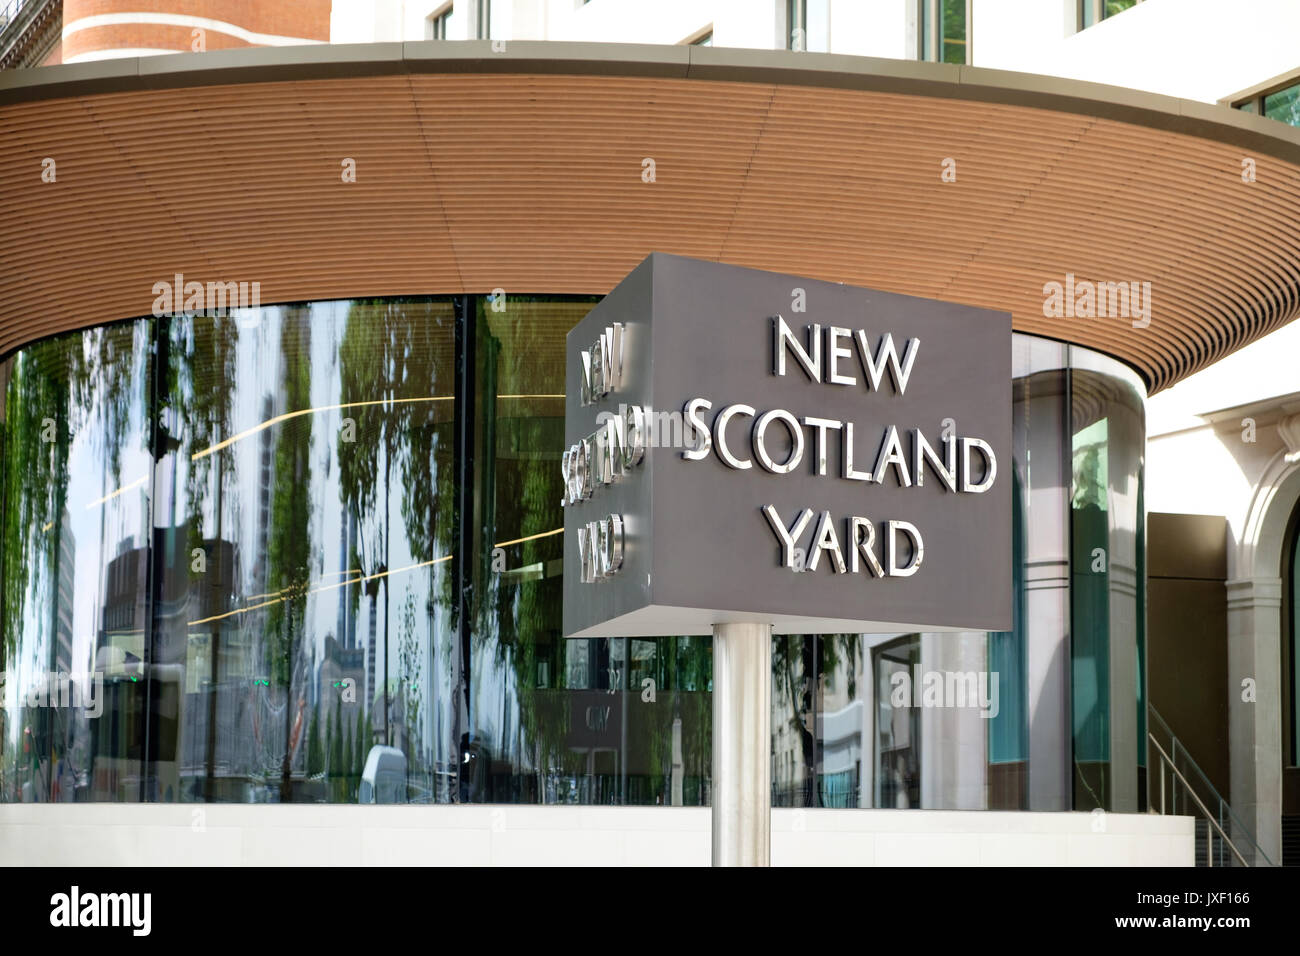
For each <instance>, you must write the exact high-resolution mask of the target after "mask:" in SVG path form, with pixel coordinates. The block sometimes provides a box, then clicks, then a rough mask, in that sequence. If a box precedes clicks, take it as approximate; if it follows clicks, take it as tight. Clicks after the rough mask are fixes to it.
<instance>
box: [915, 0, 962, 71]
mask: <svg viewBox="0 0 1300 956" xmlns="http://www.w3.org/2000/svg"><path fill="white" fill-rule="evenodd" d="M917 3H918V11H917V18H916V23H917V33H918V34H919V42H918V44H917V46H918V49H917V55H918V57H919V58H920V59H922V60H935V61H938V62H940V63H969V62H970V42H969V40H970V0H917Z"/></svg>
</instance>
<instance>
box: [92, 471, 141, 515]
mask: <svg viewBox="0 0 1300 956" xmlns="http://www.w3.org/2000/svg"><path fill="white" fill-rule="evenodd" d="M148 480H149V476H148V475H144V476H143V477H140V478H137V479H136V480H135V481H133V482H131V483H130V484H129V485H123V486H122V487H121V488H119V489H117V491H110V492H109V493H108V494H106V495H104V497H102V498H96V499H95V500H94V501H92V502H91V503H90V504H88V505H86V510H87V511H89V510H90V509H91V508H94V507H96V506H97V505H102V504H103V503H104V502H106V501H111V500H112V499H114V498H116V497H117V496H118V495H120V494H122V493H124V492H127V491H130V490H131V489H132V488H138V487H140V486H141V485H143V484H144V483H145V482H146V481H148Z"/></svg>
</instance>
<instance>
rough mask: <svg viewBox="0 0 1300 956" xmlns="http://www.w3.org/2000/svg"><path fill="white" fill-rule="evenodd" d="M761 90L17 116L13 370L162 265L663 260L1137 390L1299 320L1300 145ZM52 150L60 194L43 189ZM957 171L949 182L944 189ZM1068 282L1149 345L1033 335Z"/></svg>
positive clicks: (464, 82) (443, 284)
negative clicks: (887, 316) (723, 266)
mask: <svg viewBox="0 0 1300 956" xmlns="http://www.w3.org/2000/svg"><path fill="white" fill-rule="evenodd" d="M54 69H58V68H54ZM761 72H762V71H761V70H759V71H751V73H750V78H748V79H746V80H745V81H731V80H718V79H698V78H680V77H665V76H654V75H609V73H608V72H606V73H604V75H581V74H566V73H562V72H561V73H532V72H521V73H512V72H509V71H508V70H501V69H498V70H497V71H496V72H484V73H475V72H445V73H439V72H436V71H434V72H424V73H396V74H391V75H374V76H364V75H363V76H345V77H338V78H316V79H283V80H278V79H274V78H272V79H267V78H260V79H259V80H258V81H256V82H232V83H211V82H209V83H208V85H199V86H181V87H178V88H152V89H143V88H142V89H127V90H120V89H119V90H114V91H108V92H102V93H100V92H95V91H94V90H93V89H92V90H85V89H81V90H79V91H78V92H76V93H75V94H74V95H62V96H54V97H45V98H29V99H25V100H24V99H21V98H19V99H10V100H9V101H7V102H6V103H5V105H2V106H0V169H3V170H4V174H3V176H0V209H2V210H3V217H2V219H0V248H2V249H3V254H2V255H3V262H0V355H3V354H6V353H8V352H10V351H11V350H13V349H15V348H17V347H19V346H20V345H22V344H23V343H24V342H27V341H30V340H33V339H36V338H39V337H42V336H45V335H49V334H51V333H55V332H59V331H64V330H69V329H75V328H79V327H84V326H88V325H94V324H98V323H102V322H105V321H109V320H113V319H120V318H127V317H133V316H141V315H147V314H149V313H150V311H151V309H152V306H153V301H154V294H153V291H152V290H153V285H154V283H155V282H158V281H160V280H170V278H171V277H172V275H173V274H174V273H177V272H180V273H184V274H185V276H186V277H187V278H192V279H199V280H200V281H209V280H236V281H238V280H244V281H250V282H251V281H254V280H256V281H259V282H260V283H261V299H262V302H263V304H269V303H274V302H292V301H303V300H309V299H330V298H346V297H357V296H381V295H413V294H444V293H457V292H475V293H481V292H489V291H491V290H493V289H496V288H503V289H505V290H506V292H507V294H509V293H511V292H519V293H594V294H601V293H604V292H607V291H608V290H609V289H610V288H612V287H613V286H614V285H615V284H617V282H618V281H619V280H620V279H621V278H622V277H623V276H624V275H625V274H626V273H627V272H628V271H629V270H630V269H631V268H632V267H633V266H635V265H636V264H637V263H638V262H639V261H640V260H641V259H642V258H643V257H644V256H645V255H646V254H647V253H649V252H651V251H655V250H657V251H662V252H671V253H677V254H681V255H687V256H696V257H699V258H704V259H716V260H721V261H726V262H732V263H736V264H739V265H746V266H752V267H756V268H762V269H771V270H776V271H781V272H790V273H795V274H799V275H807V276H811V277H816V278H822V279H828V280H833V281H841V282H846V283H852V284H858V285H866V286H871V287H874V288H879V289H887V290H890V291H894V292H901V293H906V294H910V295H918V296H925V297H931V298H938V299H946V300H951V301H956V302H963V303H969V304H972V305H980V306H987V307H992V308H996V309H1002V310H1006V311H1009V312H1011V313H1012V316H1013V321H1014V326H1015V328H1016V329H1018V330H1021V331H1024V332H1030V333H1036V334H1039V335H1045V336H1050V337H1053V338H1057V339H1063V340H1068V341H1070V342H1075V343H1078V344H1081V345H1085V346H1088V347H1091V348H1094V349H1098V350H1100V351H1102V352H1106V353H1108V354H1111V355H1114V356H1116V357H1118V358H1120V359H1123V360H1124V361H1126V362H1128V363H1129V364H1131V365H1132V366H1133V367H1134V368H1136V369H1137V370H1138V371H1139V372H1140V373H1141V374H1142V375H1143V377H1144V378H1145V379H1146V380H1147V382H1148V384H1149V385H1150V386H1151V388H1152V389H1153V390H1155V389H1159V388H1162V387H1165V386H1167V385H1169V384H1171V383H1172V382H1174V381H1176V380H1178V379H1179V378H1180V377H1183V376H1185V375H1187V374H1189V373H1191V372H1193V371H1195V370H1197V369H1199V368H1202V367H1204V366H1205V365H1207V364H1209V363H1211V362H1213V361H1215V360H1216V359H1218V358H1220V357H1222V356H1223V355H1225V354H1226V353H1228V352H1230V351H1232V350H1233V349H1235V348H1238V347H1240V346H1241V345H1243V344H1245V343H1246V342H1248V341H1250V340H1252V339H1254V338H1256V337H1258V336H1259V335H1262V334H1264V333H1266V332H1269V331H1272V330H1273V329H1276V328H1277V327H1278V326H1280V325H1282V324H1284V323H1285V322H1287V321H1289V320H1291V319H1293V318H1295V317H1296V315H1297V313H1298V312H1300V162H1297V161H1296V159H1295V158H1294V157H1295V156H1296V155H1297V153H1300V151H1297V150H1295V149H1294V148H1293V147H1291V146H1288V147H1287V150H1290V151H1289V152H1288V151H1287V150H1283V149H1279V151H1278V152H1279V155H1276V156H1269V155H1265V154H1262V153H1259V152H1251V151H1244V150H1243V147H1242V146H1241V145H1234V144H1233V143H1232V142H1228V141H1225V140H1226V139H1228V138H1230V137H1224V138H1223V139H1219V138H1214V137H1210V136H1203V135H1192V134H1189V133H1187V132H1185V131H1176V130H1171V129H1169V128H1166V127H1165V126H1161V125H1160V124H1152V125H1143V124H1139V123H1134V122H1131V121H1127V120H1118V119H1114V118H1105V116H1104V115H1085V114H1084V113H1081V112H1072V111H1071V110H1070V109H1062V108H1042V107H1039V106H1030V105H1016V104H1013V103H1008V102H999V101H998V100H997V99H996V98H992V97H990V98H988V99H980V98H978V97H975V96H971V95H966V96H963V97H957V96H953V97H945V96H939V95H934V94H933V93H932V92H930V93H917V94H911V93H907V92H897V91H884V90H870V89H851V88H833V87H829V86H816V85H807V84H796V83H789V82H763V81H761V79H759V78H755V77H754V74H755V73H757V74H758V75H759V76H761ZM1207 109H1208V108H1207ZM1167 125H1168V124H1166V126H1167ZM1246 156H1251V157H1252V158H1254V159H1255V160H1256V163H1257V171H1256V181H1255V182H1253V183H1245V182H1243V181H1242V176H1241V172H1242V160H1243V158H1244V157H1246ZM44 157H51V158H53V159H54V160H55V161H56V163H57V182H56V183H42V182H41V180H40V173H41V161H42V159H43V158H44ZM345 157H349V158H352V159H354V160H355V161H356V168H357V181H356V183H354V184H345V183H343V182H342V181H341V179H340V170H341V166H340V163H341V160H343V159H344V158H345ZM947 157H951V158H952V159H954V160H956V164H957V182H955V183H944V182H942V181H941V177H940V172H941V165H940V164H941V162H942V160H943V159H944V158H947ZM1282 157H1289V158H1282ZM645 158H652V159H653V160H654V162H655V182H653V183H646V182H643V180H642V161H643V159H645ZM1067 273H1072V274H1074V275H1075V276H1076V278H1077V279H1088V280H1101V281H1115V282H1121V281H1123V282H1128V281H1137V282H1150V283H1151V288H1152V292H1151V296H1152V303H1153V312H1152V320H1151V323H1150V325H1149V327H1147V328H1133V327H1132V323H1131V321H1130V320H1127V319H1123V318H1108V319H1085V318H1045V317H1044V315H1043V303H1044V293H1043V286H1044V284H1045V283H1047V282H1050V281H1058V282H1064V280H1065V276H1066V274H1067Z"/></svg>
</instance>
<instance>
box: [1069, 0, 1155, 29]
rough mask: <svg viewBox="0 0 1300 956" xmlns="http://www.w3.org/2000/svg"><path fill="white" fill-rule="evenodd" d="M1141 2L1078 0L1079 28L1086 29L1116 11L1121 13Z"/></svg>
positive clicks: (1136, 0) (1131, 0) (1139, 0)
mask: <svg viewBox="0 0 1300 956" xmlns="http://www.w3.org/2000/svg"><path fill="white" fill-rule="evenodd" d="M1141 2H1142V0H1078V3H1079V17H1078V18H1079V29H1080V30H1083V29H1086V28H1087V27H1090V26H1092V25H1094V24H1097V23H1100V22H1101V21H1102V20H1105V19H1107V18H1108V17H1113V16H1115V14H1117V13H1123V12H1124V11H1125V10H1127V9H1128V8H1129V7H1132V6H1135V5H1136V4H1139V3H1141Z"/></svg>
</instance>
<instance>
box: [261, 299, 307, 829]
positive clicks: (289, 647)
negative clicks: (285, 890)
mask: <svg viewBox="0 0 1300 956" xmlns="http://www.w3.org/2000/svg"><path fill="white" fill-rule="evenodd" d="M308 319H309V313H308V312H307V311H306V310H297V309H291V310H287V311H286V313H285V315H284V320H283V322H282V324H281V328H280V360H281V363H282V368H283V375H284V380H283V381H284V384H283V389H284V397H285V403H286V406H287V407H288V408H290V409H293V410H298V409H303V408H310V407H311V328H310V324H309V321H308ZM311 424H312V422H311V416H310V415H302V416H299V417H297V418H294V419H291V420H290V421H287V422H284V423H282V424H281V425H280V427H279V429H278V432H277V434H276V438H275V464H274V476H275V487H274V490H273V492H272V495H271V518H270V534H269V535H268V536H267V555H266V558H267V561H266V565H267V590H268V591H269V592H271V593H274V594H279V595H281V597H282V599H281V600H278V601H275V602H273V603H272V604H271V605H269V606H268V607H267V610H266V619H265V624H264V628H263V633H264V635H265V639H266V648H267V656H268V660H267V664H268V671H269V674H270V679H271V683H272V686H274V687H277V688H278V687H283V688H284V697H283V703H284V751H283V758H282V760H281V765H280V801H281V802H282V803H288V802H290V801H292V799H293V792H292V787H291V780H290V764H291V762H292V760H293V753H294V743H295V742H296V741H295V740H294V737H295V736H296V735H295V733H294V723H295V721H297V720H300V719H301V717H300V715H301V713H302V708H301V706H300V705H299V703H298V701H297V699H296V698H295V696H294V678H295V676H296V675H295V666H294V665H295V663H296V660H295V658H296V656H297V655H296V653H295V650H296V647H297V643H298V639H299V638H300V636H301V632H302V628H303V614H304V611H305V610H306V604H307V590H308V586H309V582H310V573H311V572H310V559H311V536H310V532H309V528H308V522H309V519H310V500H311V499H310V495H308V494H306V493H305V489H306V488H307V487H308V486H309V484H310V481H311ZM304 693H305V690H304Z"/></svg>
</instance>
